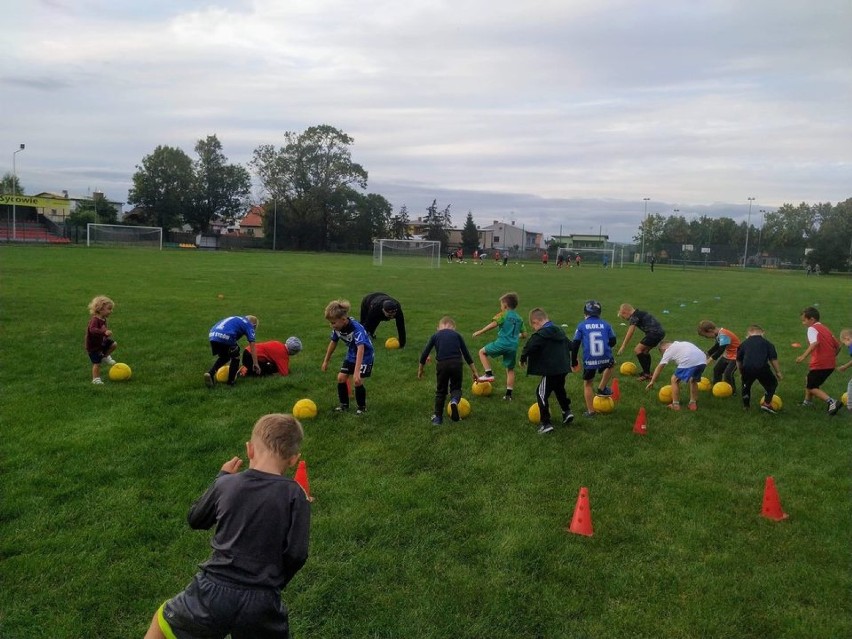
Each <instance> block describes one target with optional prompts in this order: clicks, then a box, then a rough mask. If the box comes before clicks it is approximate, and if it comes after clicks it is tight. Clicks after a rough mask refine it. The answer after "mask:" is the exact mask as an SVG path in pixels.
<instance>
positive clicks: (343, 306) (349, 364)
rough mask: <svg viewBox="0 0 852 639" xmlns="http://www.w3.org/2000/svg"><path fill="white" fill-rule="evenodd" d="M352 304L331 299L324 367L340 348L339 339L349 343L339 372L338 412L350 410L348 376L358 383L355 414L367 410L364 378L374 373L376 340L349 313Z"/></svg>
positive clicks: (326, 366)
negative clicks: (329, 329) (330, 329)
mask: <svg viewBox="0 0 852 639" xmlns="http://www.w3.org/2000/svg"><path fill="white" fill-rule="evenodd" d="M351 309H352V305H351V304H350V303H349V300H332V301H331V302H329V303H328V305H327V306H326V307H325V319H326V321H328V323H329V324H330V325H331V328H332V331H331V339H330V341H329V343H328V348H327V349H326V351H325V358H324V359H323V360H322V367H321V368H322V370H323V372H325V370H326V369H327V368H328V361H329V360H330V359H331V354H332V353H334V349H336V348H337V343H338V342H340V341H343V343H344V344H346V346H347V349H346V355H344V356H343V364H341V366H340V370H339V371H338V372H337V398H338V399H339V400H340V404H339V405H338V407H337V408H335V409H334V410H335V412H345V411H347V410H349V378H350V377H352V383H353V385H354V386H355V402H356V403H357V404H358V408H357V410H356V411H355V414H356V415H363V414H364V413H366V412H367V389H366V388H364V380H365V379H367V378H368V377H369V376H370V375H372V373H373V356H374V350H373V343H372V342H371V341H370V335H369V334H368V333H367V329H365V328H364V327H363V326H362V325H361V324H360V323H359V322H356V321H355V318H354V317H349V311H350V310H351Z"/></svg>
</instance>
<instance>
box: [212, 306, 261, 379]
mask: <svg viewBox="0 0 852 639" xmlns="http://www.w3.org/2000/svg"><path fill="white" fill-rule="evenodd" d="M256 328H257V318H256V317H255V316H254V315H246V316H245V317H243V316H241V315H234V316H232V317H226V318H225V319H223V320H220V321H219V322H217V323H216V324H214V325H213V327H212V328H211V329H210V332H209V333H208V336H207V337H208V339H209V340H210V350H211V351H212V352H213V355H215V356H216V361H215V362H214V363H213V366H212V367H211V368H210V370H209V371H207V372H206V373H204V383H205V384H207V386H209V387H211V388H212V387H213V386H215V385H216V371H218V370H219V369H220V368H221V367H222V366H224V365H225V364H228V386H233V385H234V383H235V381H236V379H237V373H238V372H239V370H240V347H239V346H238V345H237V342H238V341H239V340H240V338H241V337H243V336H245V338H246V340H248V343H249V344H250V345H251V344H253V343H254V341H255V329H256ZM251 361H252V365H251V368H252V370H253V371H254V372H255V373H256V374H258V375H260V365H259V364H258V363H257V355H256V354H255V352H254V351H252V360H251Z"/></svg>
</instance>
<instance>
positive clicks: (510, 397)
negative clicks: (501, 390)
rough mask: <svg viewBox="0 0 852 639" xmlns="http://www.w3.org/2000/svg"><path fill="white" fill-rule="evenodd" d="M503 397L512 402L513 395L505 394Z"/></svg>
mask: <svg viewBox="0 0 852 639" xmlns="http://www.w3.org/2000/svg"><path fill="white" fill-rule="evenodd" d="M503 399H505V400H506V401H507V402H511V401H512V396H511V395H503Z"/></svg>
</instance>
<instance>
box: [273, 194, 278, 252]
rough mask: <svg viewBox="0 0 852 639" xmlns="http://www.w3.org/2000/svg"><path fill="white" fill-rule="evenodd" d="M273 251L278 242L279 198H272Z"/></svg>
mask: <svg viewBox="0 0 852 639" xmlns="http://www.w3.org/2000/svg"><path fill="white" fill-rule="evenodd" d="M272 210H273V213H272V215H273V216H274V217H273V218H272V252H273V253H274V252H275V247H276V245H277V244H278V198H277V197H273V198H272Z"/></svg>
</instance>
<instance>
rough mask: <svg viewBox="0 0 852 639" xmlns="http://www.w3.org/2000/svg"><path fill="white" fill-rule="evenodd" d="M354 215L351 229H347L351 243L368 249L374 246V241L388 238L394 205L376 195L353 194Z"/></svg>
mask: <svg viewBox="0 0 852 639" xmlns="http://www.w3.org/2000/svg"><path fill="white" fill-rule="evenodd" d="M350 197H351V200H352V204H353V206H352V213H353V214H354V215H353V217H352V219H351V222H352V223H351V224H350V225H349V228H348V229H346V231H348V232H347V235H348V236H349V240H350V241H353V240H354V241H355V243H356V244H357V245H358V246H359V247H361V248H366V247H369V246H371V245H372V244H373V240H375V239H376V238H379V237H387V235H388V227H389V225H390V220H391V213H392V212H393V205H392V204H391V203H390V202H388V201H387V200H386V199H385V198H384V197H383V196H381V195H378V194H376V193H368V194H367V195H362V194H361V193H357V192H352V193H351V196H350Z"/></svg>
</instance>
